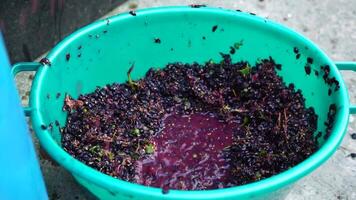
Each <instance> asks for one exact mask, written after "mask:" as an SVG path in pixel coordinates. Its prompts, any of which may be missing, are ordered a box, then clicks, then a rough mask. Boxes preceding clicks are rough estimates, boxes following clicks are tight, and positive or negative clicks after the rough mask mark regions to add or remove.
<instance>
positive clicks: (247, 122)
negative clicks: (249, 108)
mask: <svg viewBox="0 0 356 200" xmlns="http://www.w3.org/2000/svg"><path fill="white" fill-rule="evenodd" d="M249 123H250V119H249V118H248V117H246V116H245V117H244V122H243V124H242V126H246V125H248V124H249Z"/></svg>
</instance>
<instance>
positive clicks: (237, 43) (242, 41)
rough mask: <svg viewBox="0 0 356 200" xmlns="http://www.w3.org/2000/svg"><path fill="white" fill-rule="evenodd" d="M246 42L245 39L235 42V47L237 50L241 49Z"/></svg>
mask: <svg viewBox="0 0 356 200" xmlns="http://www.w3.org/2000/svg"><path fill="white" fill-rule="evenodd" d="M243 44H244V40H240V42H235V44H234V48H235V49H236V50H238V49H240V47H241V46H242V45H243Z"/></svg>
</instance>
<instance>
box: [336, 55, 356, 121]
mask: <svg viewBox="0 0 356 200" xmlns="http://www.w3.org/2000/svg"><path fill="white" fill-rule="evenodd" d="M335 65H336V67H337V68H338V69H339V70H351V71H354V72H356V62H335ZM350 113H351V114H356V105H353V104H351V103H350Z"/></svg>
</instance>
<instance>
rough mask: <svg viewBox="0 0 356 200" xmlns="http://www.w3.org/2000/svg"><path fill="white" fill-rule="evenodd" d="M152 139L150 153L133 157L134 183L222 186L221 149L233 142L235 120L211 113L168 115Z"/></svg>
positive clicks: (225, 173) (188, 187)
mask: <svg viewBox="0 0 356 200" xmlns="http://www.w3.org/2000/svg"><path fill="white" fill-rule="evenodd" d="M163 124H164V126H163V129H162V130H161V132H159V133H158V134H157V135H156V136H155V137H154V138H153V140H152V143H153V144H154V146H155V151H154V153H153V154H152V155H150V156H147V157H145V158H143V159H140V160H138V161H136V178H137V183H140V184H143V185H148V186H154V187H160V188H164V189H180V190H203V189H213V188H223V187H226V185H227V184H228V182H229V174H228V169H229V167H230V166H229V162H228V160H227V159H226V158H225V156H224V154H223V149H224V148H226V147H228V146H230V145H232V138H233V129H234V127H235V126H236V124H234V123H232V122H229V123H227V122H224V121H221V120H219V119H218V118H217V117H216V116H214V115H213V114H203V113H195V114H191V115H178V114H173V115H168V116H167V117H166V118H165V119H164V120H163Z"/></svg>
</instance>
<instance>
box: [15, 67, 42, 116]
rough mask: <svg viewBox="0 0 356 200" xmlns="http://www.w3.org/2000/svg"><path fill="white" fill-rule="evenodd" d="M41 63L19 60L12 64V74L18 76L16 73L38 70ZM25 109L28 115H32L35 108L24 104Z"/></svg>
mask: <svg viewBox="0 0 356 200" xmlns="http://www.w3.org/2000/svg"><path fill="white" fill-rule="evenodd" d="M41 65H42V64H41V63H39V62H19V63H16V64H14V65H13V66H12V68H11V74H12V75H13V76H14V77H16V75H17V74H18V73H20V72H27V71H37V69H38V68H39V67H40V66H41ZM23 109H24V111H25V115H26V116H27V117H28V116H30V115H31V111H32V110H33V108H32V107H30V106H24V107H23Z"/></svg>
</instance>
